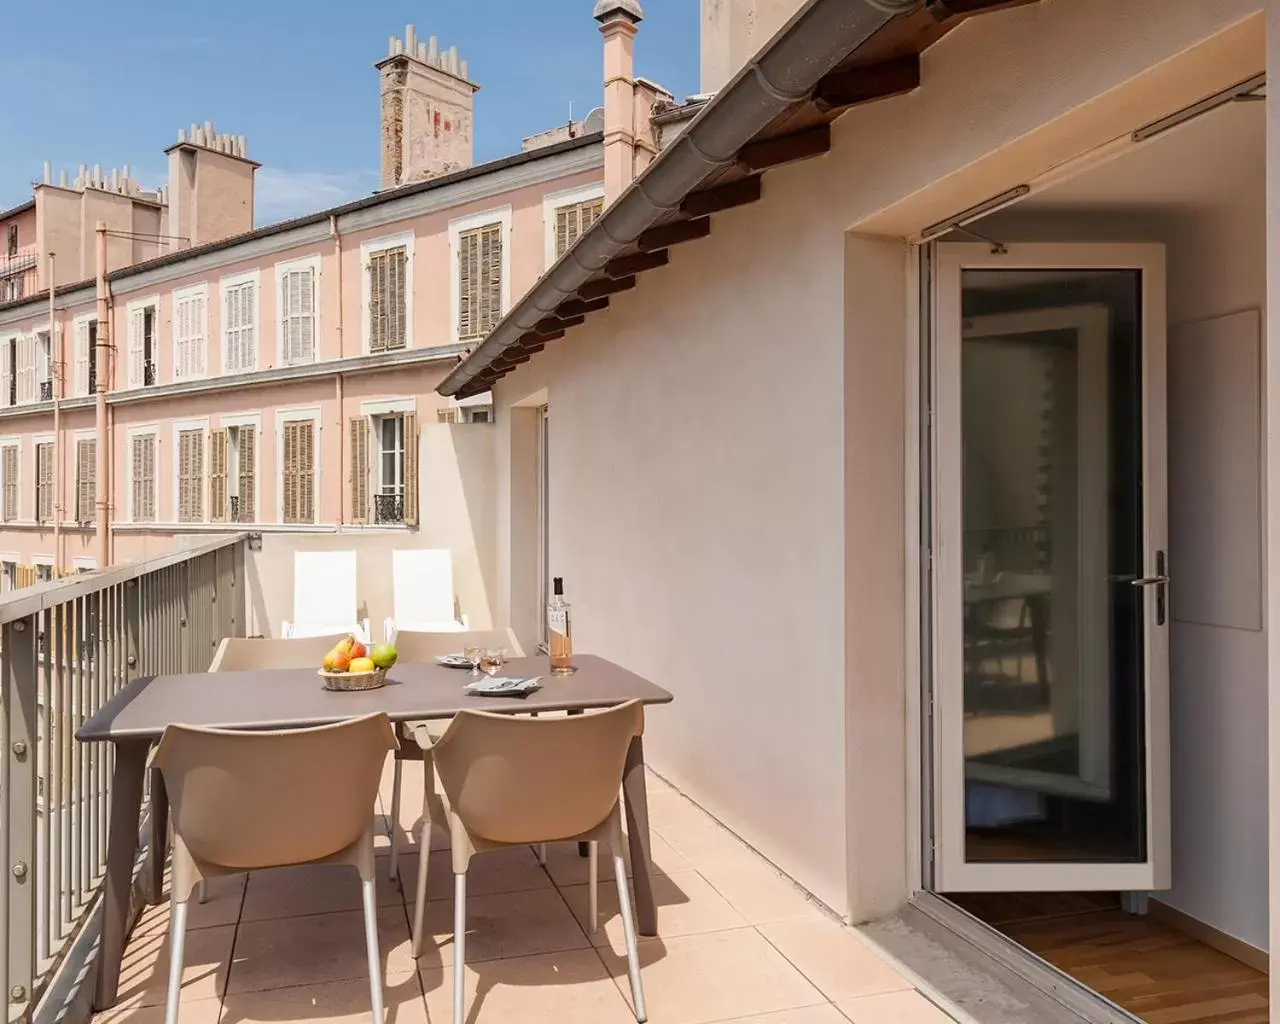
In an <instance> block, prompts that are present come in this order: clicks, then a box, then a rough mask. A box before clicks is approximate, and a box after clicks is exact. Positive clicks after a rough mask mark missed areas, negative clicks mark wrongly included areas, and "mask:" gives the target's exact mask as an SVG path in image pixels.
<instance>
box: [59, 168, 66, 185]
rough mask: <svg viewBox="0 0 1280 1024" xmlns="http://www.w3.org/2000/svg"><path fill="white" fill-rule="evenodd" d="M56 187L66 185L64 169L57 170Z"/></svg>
mask: <svg viewBox="0 0 1280 1024" xmlns="http://www.w3.org/2000/svg"><path fill="white" fill-rule="evenodd" d="M58 187H59V188H66V187H67V172H66V171H65V170H62V171H59V172H58Z"/></svg>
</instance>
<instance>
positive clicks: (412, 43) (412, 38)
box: [404, 25, 418, 56]
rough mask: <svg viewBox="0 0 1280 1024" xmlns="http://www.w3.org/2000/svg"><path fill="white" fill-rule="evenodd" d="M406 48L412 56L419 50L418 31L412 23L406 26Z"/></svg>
mask: <svg viewBox="0 0 1280 1024" xmlns="http://www.w3.org/2000/svg"><path fill="white" fill-rule="evenodd" d="M404 49H405V52H406V53H408V54H410V55H411V56H412V55H413V54H415V53H417V52H418V33H417V32H415V31H414V30H413V26H412V25H406V26H405V27H404Z"/></svg>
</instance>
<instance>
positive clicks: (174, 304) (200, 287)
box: [169, 281, 213, 382]
mask: <svg viewBox="0 0 1280 1024" xmlns="http://www.w3.org/2000/svg"><path fill="white" fill-rule="evenodd" d="M196 296H201V297H203V299H204V330H203V331H202V332H201V340H202V343H203V346H204V347H203V348H202V349H201V350H200V370H199V372H198V373H194V374H189V375H185V376H184V375H182V374H181V370H182V361H181V359H180V358H179V355H178V306H179V305H180V304H181V303H182V302H183V301H184V300H186V299H192V298H195V297H196ZM212 315H213V314H212V311H211V310H210V309H209V283H208V282H207V281H202V282H201V283H200V284H193V285H189V286H188V287H186V288H175V289H174V290H173V292H172V293H171V294H170V296H169V327H170V331H171V332H172V334H173V379H174V381H175V382H179V381H186V380H203V379H204V378H206V377H208V376H209V322H210V318H211V317H212Z"/></svg>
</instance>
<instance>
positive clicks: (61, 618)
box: [49, 604, 75, 943]
mask: <svg viewBox="0 0 1280 1024" xmlns="http://www.w3.org/2000/svg"><path fill="white" fill-rule="evenodd" d="M64 607H65V606H64V605H62V604H57V605H55V606H54V608H53V610H52V613H51V626H50V631H49V650H50V652H51V654H50V664H51V665H52V668H53V686H52V689H53V693H54V699H55V706H56V707H57V723H58V743H57V744H56V749H55V753H56V757H57V760H56V762H55V763H54V767H53V792H54V806H55V808H56V811H57V813H56V816H55V818H54V822H53V825H54V828H53V846H52V848H51V849H50V851H49V864H50V866H51V868H52V875H53V892H54V903H55V906H56V908H57V912H56V913H55V914H54V920H55V921H57V939H58V942H59V943H61V941H62V937H63V936H64V935H66V933H67V927H68V925H69V923H70V922H69V910H68V907H67V899H66V892H65V890H66V884H67V870H66V864H65V858H66V843H65V842H64V841H63V840H64V838H65V833H66V828H67V780H66V768H67V758H68V755H69V754H70V751H71V747H70V744H73V743H75V737H74V736H73V735H72V734H71V730H70V728H69V726H70V724H71V721H70V718H69V716H68V713H67V692H66V689H65V687H66V681H67V673H66V659H65V658H64V656H63V652H62V628H63V624H64V623H65V622H66V616H65V614H64Z"/></svg>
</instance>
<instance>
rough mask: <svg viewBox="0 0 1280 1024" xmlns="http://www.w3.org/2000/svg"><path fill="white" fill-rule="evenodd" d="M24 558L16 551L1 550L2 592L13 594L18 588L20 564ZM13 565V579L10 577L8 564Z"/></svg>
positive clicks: (0, 589) (0, 577)
mask: <svg viewBox="0 0 1280 1024" xmlns="http://www.w3.org/2000/svg"><path fill="white" fill-rule="evenodd" d="M21 564H22V559H21V558H19V557H18V552H16V551H0V593H5V594H12V593H13V592H14V591H15V590H17V589H18V587H17V583H18V566H19V565H21ZM10 565H12V566H13V579H10V578H9V575H8V569H7V566H10Z"/></svg>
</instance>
